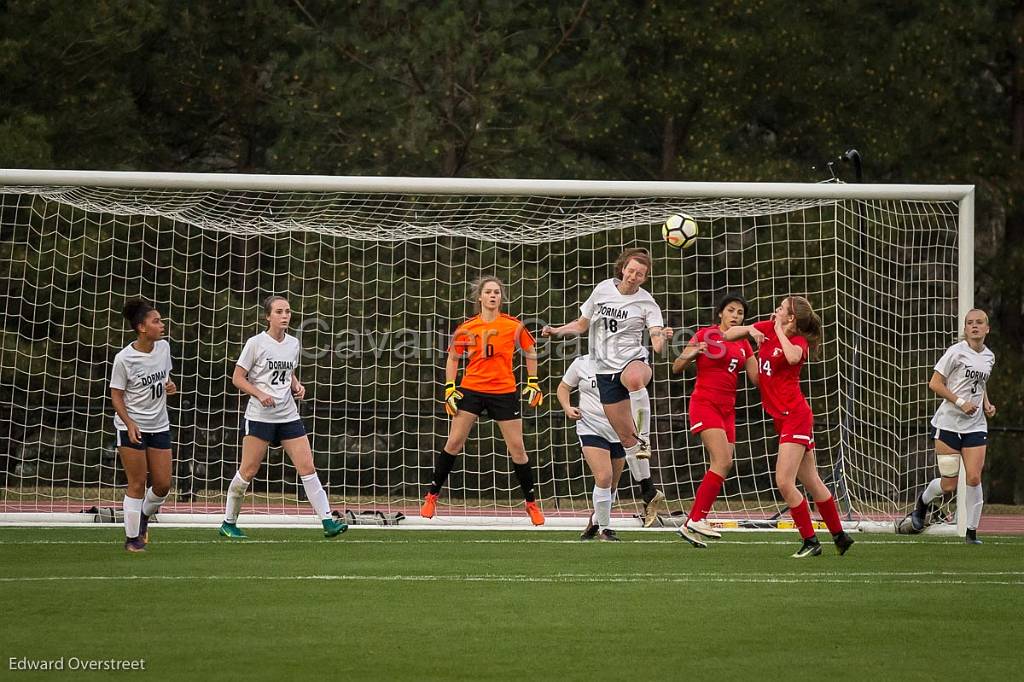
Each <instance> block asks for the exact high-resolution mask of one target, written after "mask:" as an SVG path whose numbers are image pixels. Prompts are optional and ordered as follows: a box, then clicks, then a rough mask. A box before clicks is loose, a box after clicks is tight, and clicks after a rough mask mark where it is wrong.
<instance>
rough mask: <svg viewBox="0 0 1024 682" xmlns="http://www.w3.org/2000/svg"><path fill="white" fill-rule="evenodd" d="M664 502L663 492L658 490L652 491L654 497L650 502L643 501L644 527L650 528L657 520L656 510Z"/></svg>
mask: <svg viewBox="0 0 1024 682" xmlns="http://www.w3.org/2000/svg"><path fill="white" fill-rule="evenodd" d="M664 502H665V493H663V492H661V491H660V490H655V491H654V497H652V498H651V501H650V502H644V528H650V527H651V526H653V525H654V522H655V521H657V520H658V510H659V509H661V507H662V503H664Z"/></svg>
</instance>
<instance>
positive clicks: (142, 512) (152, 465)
mask: <svg viewBox="0 0 1024 682" xmlns="http://www.w3.org/2000/svg"><path fill="white" fill-rule="evenodd" d="M123 314H124V318H125V319H126V320H127V321H128V325H129V326H130V327H131V329H132V331H134V332H135V333H136V335H137V336H136V339H135V340H134V341H132V342H131V343H129V344H128V345H127V346H125V347H124V348H123V349H122V350H121V351H120V352H119V353H118V354H117V355H116V356H114V366H113V369H112V370H111V373H110V401H111V402H112V403H113V404H114V428H115V429H116V430H117V454H118V456H119V457H120V458H121V465H122V466H124V473H125V476H127V478H128V489H127V490H126V491H125V494H124V503H123V504H124V534H125V542H124V548H125V549H126V550H128V551H129V552H143V551H145V549H146V542H147V541H148V539H149V517H151V516H153V515H154V514H156V512H157V511H158V510H159V509H160V505H162V504H163V503H164V500H165V499H167V493H168V491H169V490H170V489H171V421H170V419H169V418H168V417H167V396H169V395H174V394H175V393H176V392H177V387H176V386H175V385H174V382H173V381H171V347H170V345H169V344H168V343H167V341H165V340H164V338H163V336H164V323H163V320H161V319H160V312H159V311H158V310H157V309H156V308H155V307H153V305H152V304H151V303H148V302H146V301H139V300H134V301H128V302H127V303H126V304H125V306H124V310H123ZM147 477H148V478H149V479H150V480H151V482H152V484H151V486H150V487H149V488H147V487H146V479H147Z"/></svg>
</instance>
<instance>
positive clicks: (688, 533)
mask: <svg viewBox="0 0 1024 682" xmlns="http://www.w3.org/2000/svg"><path fill="white" fill-rule="evenodd" d="M676 535H678V536H679V537H681V538H682V539H684V540H686V541H687V542H689V543H690V544H691V545H693V546H694V548H696V549H707V547H708V543H706V542H704V541H703V540H701V539H700V538H699V537H698V536H697V534H696V533H694V532H693V531H692V530H690V529H689V528H687V527H686V524H685V523H684V524H683V525H682V526H681V527H680V528H679V530H677V531H676Z"/></svg>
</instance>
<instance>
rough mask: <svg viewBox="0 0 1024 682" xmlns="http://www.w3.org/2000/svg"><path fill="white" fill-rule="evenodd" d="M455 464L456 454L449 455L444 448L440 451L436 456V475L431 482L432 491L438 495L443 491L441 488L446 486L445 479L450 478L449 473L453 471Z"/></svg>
mask: <svg viewBox="0 0 1024 682" xmlns="http://www.w3.org/2000/svg"><path fill="white" fill-rule="evenodd" d="M454 466H455V455H449V454H448V453H447V452H445V451H444V450H441V452H440V453H438V455H437V457H435V458H434V477H433V479H432V480H431V482H430V492H431V493H432V494H434V495H437V494H438V493H439V492H441V488H443V487H444V484H445V481H447V480H448V474H450V473H451V472H452V468H453V467H454Z"/></svg>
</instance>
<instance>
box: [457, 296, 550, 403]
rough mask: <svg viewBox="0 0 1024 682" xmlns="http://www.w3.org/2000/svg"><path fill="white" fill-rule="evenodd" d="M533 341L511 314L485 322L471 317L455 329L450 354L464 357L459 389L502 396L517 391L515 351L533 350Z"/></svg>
mask: <svg viewBox="0 0 1024 682" xmlns="http://www.w3.org/2000/svg"><path fill="white" fill-rule="evenodd" d="M535 343H536V342H535V341H534V339H533V336H532V335H531V334H530V332H528V331H527V330H526V327H524V326H523V323H522V322H520V321H519V320H518V319H516V318H514V317H512V316H511V315H505V314H504V313H502V314H500V315H498V317H497V319H495V320H494V321H493V322H485V321H484V320H483V319H482V318H481V317H480V316H479V315H477V316H476V317H471V318H469V319H468V320H466V321H465V322H463V323H462V324H460V325H459V328H458V329H456V330H455V334H454V335H452V343H451V346H449V347H448V351H449V352H454V353H456V354H457V355H461V356H463V357H464V358H466V360H467V363H466V371H465V373H464V374H463V375H462V381H461V382H460V383H459V387H460V388H468V389H469V390H471V391H477V392H479V393H493V394H498V395H500V394H503V393H512V392H513V391H515V390H516V375H515V373H514V372H513V371H512V359H513V357H514V356H515V353H516V349H518V348H521V349H523V350H524V351H529V350H532V349H533V347H534V345H535Z"/></svg>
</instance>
